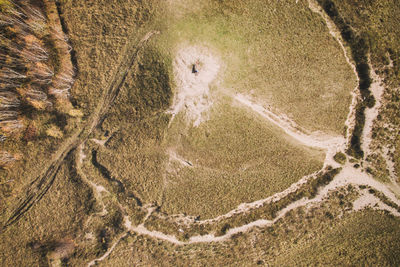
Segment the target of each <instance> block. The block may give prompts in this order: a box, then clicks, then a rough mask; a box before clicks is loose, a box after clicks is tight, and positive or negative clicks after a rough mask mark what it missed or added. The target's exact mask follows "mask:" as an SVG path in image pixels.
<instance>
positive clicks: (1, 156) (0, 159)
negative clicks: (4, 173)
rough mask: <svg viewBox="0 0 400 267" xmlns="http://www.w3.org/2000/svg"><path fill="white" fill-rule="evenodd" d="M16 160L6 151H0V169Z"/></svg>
mask: <svg viewBox="0 0 400 267" xmlns="http://www.w3.org/2000/svg"><path fill="white" fill-rule="evenodd" d="M15 160H16V158H15V157H14V156H13V155H11V154H10V153H8V152H7V151H0V168H4V167H7V166H9V165H10V164H11V163H13V162H14V161H15Z"/></svg>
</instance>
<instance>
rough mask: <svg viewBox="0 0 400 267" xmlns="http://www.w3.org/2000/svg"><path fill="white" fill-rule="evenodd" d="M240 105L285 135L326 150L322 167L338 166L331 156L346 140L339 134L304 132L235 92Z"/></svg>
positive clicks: (287, 119)
mask: <svg viewBox="0 0 400 267" xmlns="http://www.w3.org/2000/svg"><path fill="white" fill-rule="evenodd" d="M234 99H235V100H237V101H238V102H239V103H241V104H242V105H244V106H246V107H248V108H250V109H251V110H253V111H254V112H256V113H258V114H259V115H261V116H262V117H263V118H265V119H267V120H269V121H270V122H271V123H273V124H274V125H276V126H277V127H279V128H280V129H281V130H283V131H284V132H285V133H286V134H287V135H289V136H290V137H292V138H293V139H295V140H297V141H298V142H300V143H301V144H303V145H305V146H309V147H314V148H317V149H323V150H325V151H326V156H325V161H324V167H326V166H328V165H331V166H335V167H336V166H338V164H337V163H336V162H335V161H334V160H333V156H334V155H335V154H336V152H338V151H340V150H344V148H345V143H346V140H345V139H344V138H343V137H341V136H329V135H325V134H322V133H319V132H317V133H310V134H308V133H306V131H305V130H303V129H301V128H300V127H299V126H298V125H296V123H295V122H293V121H291V120H290V119H289V118H287V117H284V116H283V115H277V114H275V113H273V112H272V111H271V110H269V109H267V108H264V107H263V106H261V105H258V104H256V103H253V102H252V101H251V100H250V99H249V98H248V97H247V96H244V95H242V94H237V95H236V96H235V97H234Z"/></svg>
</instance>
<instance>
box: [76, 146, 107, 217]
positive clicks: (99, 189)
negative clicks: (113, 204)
mask: <svg viewBox="0 0 400 267" xmlns="http://www.w3.org/2000/svg"><path fill="white" fill-rule="evenodd" d="M84 146H85V143H82V144H80V145H79V146H78V148H77V152H76V155H77V158H76V162H75V166H76V170H77V172H78V174H79V175H80V177H81V179H82V180H83V181H84V182H85V183H86V184H87V185H88V186H90V187H91V188H92V192H93V194H94V198H95V199H96V202H97V203H99V204H100V205H101V207H102V209H101V211H99V212H97V213H95V215H98V216H101V217H102V216H105V215H107V214H108V211H107V209H106V205H105V204H104V202H103V198H102V193H110V192H109V191H108V190H107V189H105V187H104V186H102V185H98V184H95V183H94V182H92V181H91V180H90V179H89V178H88V177H87V176H86V174H85V172H83V171H82V163H83V160H84V159H85V158H86V155H85V153H84V152H83V149H84Z"/></svg>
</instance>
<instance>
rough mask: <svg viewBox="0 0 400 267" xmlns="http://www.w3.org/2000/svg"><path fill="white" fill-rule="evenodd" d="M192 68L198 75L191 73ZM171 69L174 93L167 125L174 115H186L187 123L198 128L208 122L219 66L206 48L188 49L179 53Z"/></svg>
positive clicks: (190, 47) (195, 47)
mask: <svg viewBox="0 0 400 267" xmlns="http://www.w3.org/2000/svg"><path fill="white" fill-rule="evenodd" d="M193 65H195V69H196V70H197V73H193ZM173 67H174V78H175V83H176V92H175V99H174V103H173V105H172V107H171V110H170V111H169V112H170V113H171V114H172V119H171V121H170V122H172V121H173V119H174V117H175V115H176V114H178V113H180V112H185V116H186V118H187V120H188V121H189V123H191V124H192V125H193V126H195V127H197V126H199V125H200V123H202V122H203V121H205V120H207V116H206V112H207V111H208V110H209V109H210V107H211V105H212V104H213V102H212V99H211V97H210V84H211V83H212V82H213V81H214V80H215V78H216V77H217V74H218V70H219V69H220V63H219V62H218V60H217V58H216V57H215V56H214V55H212V54H211V52H210V50H209V49H207V48H206V47H200V46H189V47H184V48H181V49H180V50H179V51H178V53H177V56H176V58H175V60H174V63H173Z"/></svg>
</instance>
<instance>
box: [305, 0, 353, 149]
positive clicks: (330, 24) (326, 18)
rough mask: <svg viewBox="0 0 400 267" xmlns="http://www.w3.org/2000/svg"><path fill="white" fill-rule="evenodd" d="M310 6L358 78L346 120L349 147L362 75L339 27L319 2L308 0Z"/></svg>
mask: <svg viewBox="0 0 400 267" xmlns="http://www.w3.org/2000/svg"><path fill="white" fill-rule="evenodd" d="M308 7H309V9H310V10H311V11H312V12H314V13H317V14H318V15H320V16H321V17H322V19H323V20H324V22H325V24H326V27H327V28H328V30H329V34H330V35H332V37H333V38H334V39H335V40H336V41H337V42H338V44H339V46H340V48H341V49H342V51H343V55H344V58H345V59H346V62H347V64H348V65H349V66H350V67H351V69H352V70H353V73H354V75H355V76H356V78H357V85H356V86H355V88H354V89H353V91H352V92H351V95H352V100H351V104H350V109H349V114H348V116H347V119H346V121H345V125H346V147H348V146H349V145H350V139H351V136H352V134H351V133H352V131H353V130H354V126H355V120H356V118H355V116H356V105H357V102H358V99H359V98H360V90H359V83H360V77H359V76H358V73H357V68H356V65H355V64H354V62H353V61H352V60H351V59H350V58H351V56H349V54H348V51H347V49H346V47H345V46H344V41H343V39H342V37H341V34H340V31H339V30H338V29H337V27H336V25H335V23H334V22H333V21H332V20H331V18H330V17H329V16H328V15H327V14H326V13H325V12H324V10H323V9H322V8H321V7H320V6H319V4H318V3H317V2H316V1H315V0H308Z"/></svg>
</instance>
